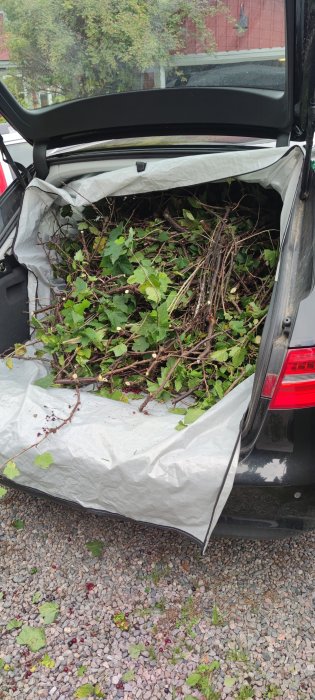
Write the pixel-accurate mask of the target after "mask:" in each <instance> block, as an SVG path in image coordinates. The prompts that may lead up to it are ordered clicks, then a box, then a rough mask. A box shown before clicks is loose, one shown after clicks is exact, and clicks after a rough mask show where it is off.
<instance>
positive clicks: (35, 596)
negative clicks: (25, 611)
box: [32, 591, 42, 604]
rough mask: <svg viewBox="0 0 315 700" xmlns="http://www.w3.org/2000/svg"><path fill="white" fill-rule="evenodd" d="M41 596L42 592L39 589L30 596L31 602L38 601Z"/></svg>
mask: <svg viewBox="0 0 315 700" xmlns="http://www.w3.org/2000/svg"><path fill="white" fill-rule="evenodd" d="M41 597H42V594H41V593H40V592H39V591H36V593H34V595H33V597H32V603H35V604H36V603H39V601H40V599H41Z"/></svg>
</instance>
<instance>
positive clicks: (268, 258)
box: [263, 248, 278, 268]
mask: <svg viewBox="0 0 315 700" xmlns="http://www.w3.org/2000/svg"><path fill="white" fill-rule="evenodd" d="M263 256H264V260H265V262H266V263H267V265H269V267H271V268H274V267H275V266H276V264H277V261H278V251H277V250H270V249H268V248H265V250H263Z"/></svg>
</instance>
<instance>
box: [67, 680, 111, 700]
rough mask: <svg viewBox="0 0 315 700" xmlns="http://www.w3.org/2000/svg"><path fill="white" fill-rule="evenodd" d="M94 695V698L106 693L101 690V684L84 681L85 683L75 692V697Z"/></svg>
mask: <svg viewBox="0 0 315 700" xmlns="http://www.w3.org/2000/svg"><path fill="white" fill-rule="evenodd" d="M90 696H92V697H93V698H104V697H105V695H104V693H103V692H102V691H101V689H100V686H99V685H98V684H97V685H92V683H84V685H80V687H79V688H77V690H76V691H75V693H74V697H75V698H89V697H90Z"/></svg>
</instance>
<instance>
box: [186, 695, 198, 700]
mask: <svg viewBox="0 0 315 700" xmlns="http://www.w3.org/2000/svg"><path fill="white" fill-rule="evenodd" d="M184 700H198V698H197V697H196V695H185V699H184Z"/></svg>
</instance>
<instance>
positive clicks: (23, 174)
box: [0, 134, 31, 190]
mask: <svg viewBox="0 0 315 700" xmlns="http://www.w3.org/2000/svg"><path fill="white" fill-rule="evenodd" d="M0 151H1V153H2V158H3V160H4V162H5V163H7V165H9V166H10V168H11V170H13V172H14V175H15V176H16V179H17V180H18V181H19V183H20V185H21V186H22V187H23V190H25V188H26V187H27V185H28V183H29V182H30V180H31V176H30V175H29V173H28V171H27V169H26V168H25V167H24V165H22V164H21V163H17V162H16V161H15V160H13V158H12V156H11V154H10V152H9V151H8V149H7V147H6V145H5V143H4V140H3V136H2V134H0Z"/></svg>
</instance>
